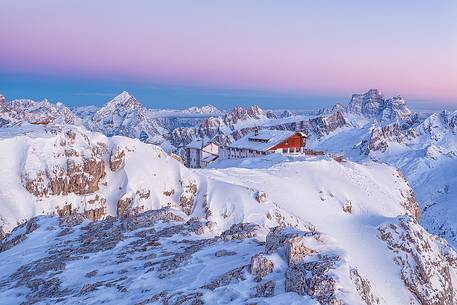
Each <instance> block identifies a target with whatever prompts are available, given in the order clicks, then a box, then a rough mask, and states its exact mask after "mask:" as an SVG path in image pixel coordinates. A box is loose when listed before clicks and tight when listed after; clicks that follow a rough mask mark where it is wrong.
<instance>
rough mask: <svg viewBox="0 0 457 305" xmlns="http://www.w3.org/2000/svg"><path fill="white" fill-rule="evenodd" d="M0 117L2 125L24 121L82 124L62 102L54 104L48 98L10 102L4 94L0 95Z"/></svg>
mask: <svg viewBox="0 0 457 305" xmlns="http://www.w3.org/2000/svg"><path fill="white" fill-rule="evenodd" d="M0 119H1V122H0V127H2V126H3V127H6V126H13V125H14V126H17V125H21V124H24V123H45V124H80V119H79V118H78V117H77V116H76V115H75V114H74V113H73V112H72V111H71V110H70V109H69V108H67V107H65V106H64V105H63V104H62V103H56V104H53V103H50V102H49V101H48V100H43V101H41V102H35V101H33V100H14V101H12V102H10V103H8V102H7V101H6V99H5V97H3V96H1V97H0ZM2 122H3V123H2Z"/></svg>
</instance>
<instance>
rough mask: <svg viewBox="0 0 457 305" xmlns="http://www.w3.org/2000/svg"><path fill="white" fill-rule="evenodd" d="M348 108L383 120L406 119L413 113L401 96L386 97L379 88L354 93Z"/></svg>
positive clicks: (356, 112)
mask: <svg viewBox="0 0 457 305" xmlns="http://www.w3.org/2000/svg"><path fill="white" fill-rule="evenodd" d="M347 110H348V111H349V112H351V113H354V114H358V115H363V116H365V117H368V118H370V119H377V120H379V121H381V122H391V121H398V120H405V119H407V118H409V117H410V116H411V115H412V114H413V112H412V111H411V110H410V109H409V108H408V106H407V105H406V101H405V100H404V99H403V98H402V97H401V96H395V97H392V98H388V99H385V98H384V95H383V94H382V93H381V91H379V90H378V89H370V90H368V92H365V93H363V94H353V95H352V98H351V102H350V103H349V105H348V107H347Z"/></svg>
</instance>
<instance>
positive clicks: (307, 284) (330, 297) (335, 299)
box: [265, 227, 343, 305]
mask: <svg viewBox="0 0 457 305" xmlns="http://www.w3.org/2000/svg"><path fill="white" fill-rule="evenodd" d="M319 236H320V234H319V233H317V232H315V231H310V232H303V231H300V230H297V229H294V228H290V227H275V228H272V229H271V230H270V233H268V235H267V237H266V243H265V251H266V252H267V253H275V252H277V253H284V255H285V260H286V261H287V265H288V268H287V270H286V273H285V290H286V292H296V293H298V294H300V295H309V296H311V297H313V298H315V299H316V300H317V301H318V302H319V303H320V304H328V305H338V304H343V301H342V300H341V298H340V296H339V294H340V291H339V287H338V285H339V284H338V282H337V277H336V276H335V274H334V272H333V270H335V269H336V268H337V267H338V266H340V265H341V264H342V259H341V258H340V257H339V256H338V255H335V254H326V253H325V252H323V253H320V251H317V250H315V249H312V246H311V245H316V241H318V240H319V239H320V237H319ZM317 244H318V243H317ZM280 248H283V249H284V251H279V249H280Z"/></svg>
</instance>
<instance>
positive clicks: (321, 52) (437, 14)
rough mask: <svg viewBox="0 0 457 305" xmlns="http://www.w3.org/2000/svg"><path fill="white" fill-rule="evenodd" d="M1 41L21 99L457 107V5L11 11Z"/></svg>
mask: <svg viewBox="0 0 457 305" xmlns="http://www.w3.org/2000/svg"><path fill="white" fill-rule="evenodd" d="M0 39H1V40H0V41H1V43H0V79H1V80H2V82H3V83H4V84H3V85H2V83H1V82H0V92H6V93H8V91H11V92H14V93H13V95H18V93H17V91H18V88H22V89H23V90H24V95H27V94H26V93H27V92H30V95H32V96H33V95H34V94H33V92H34V91H33V90H38V89H39V87H40V86H39V85H38V84H39V81H43V79H47V78H48V79H50V80H51V79H52V80H55V81H56V82H58V81H59V80H60V81H63V80H65V81H66V82H70V81H72V80H73V81H74V82H76V83H78V82H79V83H80V84H81V86H79V88H78V89H76V87H75V89H74V90H75V92H73V95H76V94H78V93H79V94H82V93H83V92H76V91H78V90H84V89H85V88H84V85H82V84H86V83H91V87H90V89H91V90H93V91H94V94H95V93H96V92H95V91H97V92H98V91H101V92H99V93H101V94H103V92H105V91H103V90H98V88H97V86H94V84H97V83H100V84H103V86H105V87H103V88H106V84H107V83H110V82H116V83H122V82H125V84H134V85H135V86H148V85H152V84H154V85H155V86H157V85H159V86H164V87H167V86H170V87H173V86H186V87H190V88H192V87H195V88H219V89H224V90H225V89H227V90H232V89H233V90H256V91H268V92H277V93H279V94H281V93H284V94H294V95H303V96H348V97H349V96H350V94H351V93H353V92H362V91H365V90H367V89H369V88H372V87H375V88H380V89H381V90H383V91H384V92H385V93H386V94H387V95H396V94H402V95H404V96H406V97H407V98H409V99H413V100H427V101H432V102H433V101H434V102H436V103H454V105H455V104H457V1H454V0H448V1H440V0H437V1H421V0H416V1H412V0H411V1H409V0H404V1H362V0H360V1H299V0H297V1H268V0H267V1H246V0H244V1H238V0H235V1H233V0H232V1H224V2H223V1H209V0H208V1H205V0H202V1H174V0H167V1H150V0H133V1H113V0H112V1H108V0H97V1H89V0H77V1H76V0H66V1H61V0H41V1H26V0H2V1H1V7H0ZM24 77H25V78H27V82H24V83H23V85H22V86H21V81H20V80H17V79H23V78H24ZM13 79H14V81H13ZM34 80H36V81H37V82H34ZM5 84H6V85H5ZM13 87H14V89H15V91H14V90H13ZM113 90H117V87H116V89H114V87H113ZM102 91H103V92H102ZM108 91H109V90H108ZM37 92H38V91H37ZM40 92H41V91H40ZM106 93H107V94H108V93H110V92H106ZM42 94H45V92H44V93H42ZM65 94H69V92H65ZM150 98H151V99H154V96H153V94H152V93H151V96H150ZM69 100H70V101H71V98H69Z"/></svg>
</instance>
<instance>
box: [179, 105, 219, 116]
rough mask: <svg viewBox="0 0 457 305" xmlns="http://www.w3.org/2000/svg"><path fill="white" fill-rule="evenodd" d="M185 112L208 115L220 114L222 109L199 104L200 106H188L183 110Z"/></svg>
mask: <svg viewBox="0 0 457 305" xmlns="http://www.w3.org/2000/svg"><path fill="white" fill-rule="evenodd" d="M184 111H185V112H187V113H192V114H208V115H220V114H222V111H221V110H219V109H218V108H217V107H215V106H213V105H211V104H208V105H206V106H201V107H197V106H194V107H189V108H187V109H186V110H184Z"/></svg>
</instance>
